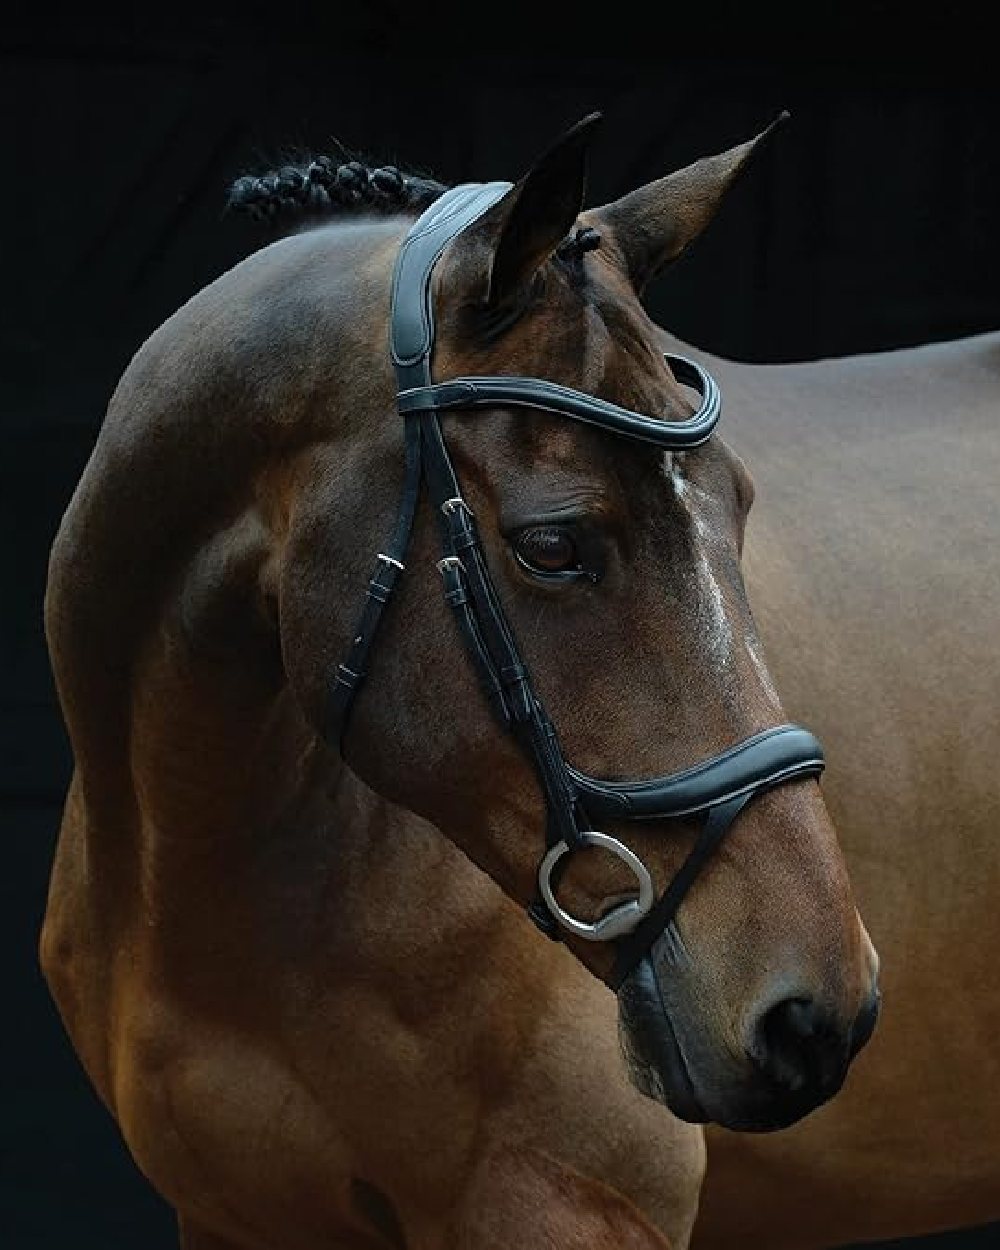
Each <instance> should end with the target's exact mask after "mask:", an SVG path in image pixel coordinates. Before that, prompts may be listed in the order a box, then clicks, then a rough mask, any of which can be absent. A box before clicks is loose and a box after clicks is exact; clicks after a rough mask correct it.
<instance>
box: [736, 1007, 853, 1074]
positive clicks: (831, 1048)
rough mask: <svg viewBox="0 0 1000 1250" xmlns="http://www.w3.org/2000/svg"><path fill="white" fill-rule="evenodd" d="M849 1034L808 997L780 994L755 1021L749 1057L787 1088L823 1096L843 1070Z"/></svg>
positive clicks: (847, 1051)
mask: <svg viewBox="0 0 1000 1250" xmlns="http://www.w3.org/2000/svg"><path fill="white" fill-rule="evenodd" d="M849 1050H850V1039H849V1037H848V1035H847V1034H846V1033H845V1032H844V1030H843V1029H841V1028H839V1027H838V1026H837V1025H836V1024H835V1022H834V1020H833V1019H832V1017H831V1016H830V1015H829V1014H828V1013H827V1012H826V1011H824V1009H823V1008H822V1007H820V1006H818V1005H817V1004H816V1003H815V1002H814V1001H813V1000H812V999H808V998H785V999H782V1001H781V1002H779V1003H776V1004H775V1005H774V1006H773V1007H771V1008H770V1009H769V1010H768V1011H766V1012H765V1013H764V1015H763V1016H762V1017H761V1018H760V1020H759V1021H758V1022H757V1027H756V1030H755V1035H754V1040H753V1043H752V1044H751V1046H750V1047H749V1052H748V1053H749V1055H750V1058H751V1059H752V1060H753V1061H754V1063H755V1064H756V1065H757V1067H758V1068H760V1070H761V1072H763V1073H764V1075H765V1076H767V1077H769V1078H770V1079H771V1080H772V1081H773V1082H775V1084H777V1085H781V1086H784V1088H785V1089H787V1090H788V1091H789V1093H793V1094H803V1095H805V1094H807V1093H808V1094H809V1095H810V1096H812V1097H814V1098H816V1099H820V1098H828V1097H829V1096H830V1095H831V1094H833V1093H834V1092H835V1091H836V1090H837V1089H838V1088H839V1086H840V1084H841V1082H842V1081H843V1079H844V1074H845V1072H846V1070H847V1062H848V1057H849Z"/></svg>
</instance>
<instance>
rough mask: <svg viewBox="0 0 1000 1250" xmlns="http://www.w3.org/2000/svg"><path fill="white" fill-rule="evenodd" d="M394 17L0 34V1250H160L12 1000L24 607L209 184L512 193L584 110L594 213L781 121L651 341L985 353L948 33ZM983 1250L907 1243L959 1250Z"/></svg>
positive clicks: (183, 274)
mask: <svg viewBox="0 0 1000 1250" xmlns="http://www.w3.org/2000/svg"><path fill="white" fill-rule="evenodd" d="M317 12H318V11H317ZM427 12H428V11H427V10H426V8H423V9H421V10H419V11H418V10H410V9H407V8H405V7H404V6H403V5H402V4H396V5H387V6H384V7H380V8H377V9H374V8H366V9H358V10H348V9H345V8H343V7H341V8H338V7H337V6H335V5H334V6H330V7H328V8H324V9H323V11H322V14H323V15H322V17H320V16H317V15H316V12H314V11H313V10H311V9H307V8H305V7H301V6H299V7H297V6H295V5H291V6H272V7H269V8H267V9H264V8H263V7H259V8H258V7H255V6H254V5H252V4H247V5H244V6H241V8H240V10H239V13H238V14H235V13H234V14H225V13H224V12H221V11H218V12H215V13H210V12H208V11H206V10H199V13H198V15H197V16H191V15H183V16H182V15H181V14H180V12H179V10H178V9H177V8H176V6H171V7H170V12H169V13H168V14H155V15H152V16H151V15H149V14H142V15H140V14H139V11H136V13H133V14H128V13H125V14H114V15H112V14H110V13H108V14H95V13H92V12H90V13H88V14H87V15H86V17H85V18H83V17H80V16H77V15H76V11H75V10H69V9H67V10H66V11H65V12H63V11H62V10H60V9H59V7H58V6H56V7H55V8H52V7H49V8H46V9H45V10H44V12H42V11H40V10H39V11H36V10H33V9H31V8H30V7H26V8H25V9H24V10H23V11H22V12H20V13H19V14H18V15H17V20H13V21H10V22H9V23H8V25H7V26H6V28H5V30H4V32H3V33H2V34H0V44H2V47H0V51H2V62H0V117H2V118H3V122H2V125H3V135H4V139H5V143H4V157H3V168H4V171H5V172H4V179H3V183H2V188H3V191H2V195H0V205H2V209H0V211H2V212H3V216H4V228H3V235H2V238H3V243H2V256H3V265H4V282H3V292H4V296H5V298H4V299H3V300H2V301H0V415H2V420H3V442H2V452H0V498H2V500H3V508H4V516H3V518H2V524H0V543H2V556H3V568H4V577H3V580H2V583H0V585H2V590H0V595H2V601H3V613H2V631H3V632H2V665H3V667H2V671H0V679H2V680H0V747H2V752H0V822H2V834H3V845H4V848H5V852H6V859H5V864H6V870H5V872H4V874H3V877H2V882H3V891H4V900H3V901H4V906H3V908H2V909H0V915H2V918H3V923H4V924H5V925H6V926H8V929H9V931H8V933H7V934H6V935H5V941H4V942H3V946H2V950H3V953H4V958H5V961H6V965H5V967H4V977H3V987H4V1000H3V1001H4V1003H5V1007H6V1010H5V1013H4V1014H5V1023H4V1027H3V1044H4V1046H5V1048H7V1049H8V1051H9V1053H8V1054H7V1055H6V1056H5V1062H4V1064H3V1073H4V1077H5V1081H6V1088H5V1090H4V1096H3V1103H2V1106H3V1116H2V1119H0V1162H2V1178H0V1203H2V1207H0V1244H2V1245H3V1246H4V1247H10V1250H35V1248H36V1247H49V1246H64V1245H65V1246H69V1245H72V1246H73V1248H74V1250H87V1248H89V1247H94V1248H96V1247H100V1248H101V1250H125V1248H126V1247H132V1246H135V1245H142V1246H144V1247H149V1248H150V1250H156V1248H157V1247H166V1246H170V1245H172V1244H173V1241H172V1237H173V1234H172V1224H171V1219H170V1215H169V1212H168V1211H167V1210H166V1208H165V1207H164V1206H163V1205H162V1204H161V1203H160V1201H159V1200H158V1199H157V1198H156V1197H155V1195H153V1193H152V1192H151V1191H150V1189H149V1188H148V1187H147V1186H146V1184H145V1182H144V1181H143V1180H142V1178H141V1177H140V1176H139V1175H138V1173H137V1172H136V1171H135V1169H134V1167H133V1165H132V1164H131V1162H130V1160H129V1157H128V1156H127V1154H126V1153H125V1151H124V1149H123V1147H122V1146H121V1144H120V1141H119V1138H118V1136H117V1133H116V1131H115V1129H114V1126H113V1124H112V1121H111V1120H110V1118H109V1117H108V1115H107V1114H106V1112H105V1111H104V1109H103V1108H102V1107H101V1106H100V1104H99V1103H98V1102H97V1100H96V1098H95V1097H94V1095H93V1094H92V1092H91V1090H90V1087H89V1086H88V1084H87V1083H86V1081H85V1079H84V1077H83V1075H82V1073H81V1071H80V1068H79V1066H78V1064H77V1062H76V1060H75V1057H74V1055H73V1053H72V1051H71V1050H70V1048H69V1046H68V1044H67V1041H66V1038H65V1036H64V1034H63V1032H62V1030H61V1027H60V1024H59V1022H58V1019H57V1017H56V1015H55V1013H54V1011H53V1009H52V1006H51V1004H50V1002H49V1000H48V997H47V995H46V992H45V989H44V987H43V984H42V982H41V979H40V977H39V975H38V972H37V968H36V956H35V943H36V939H37V932H38V927H39V923H40V918H41V913H42V909H43V905H44V894H45V886H46V879H47V873H48V868H49V863H50V860H51V854H52V848H53V843H54V837H55V832H56V828H57V822H58V816H59V804H60V802H61V798H62V795H63V793H64V788H65V785H66V781H67V777H68V773H69V757H68V752H67V746H66V740H65V737H64V733H63V730H62V726H61V722H60V719H59V715H58V711H57V708H56V705H55V701H54V696H53V691H52V686H51V681H50V677H49V671H48V665H47V660H46V654H45V649H44V641H43V637H42V632H41V599H42V592H43V587H44V577H45V562H46V556H47V551H48V546H49V543H50V542H51V538H52V535H53V532H54V529H55V527H56V525H57V523H58V520H59V517H60V515H61V512H62V509H63V508H64V506H65V504H66V502H67V500H68V498H69V495H70V493H71V491H72V489H73V486H74V484H75V482H76V479H77V477H78V475H79V473H80V471H81V469H82V467H83V464H84V462H85V459H86V457H87V455H88V453H89V451H90V448H91V446H92V444H93V440H94V437H95V434H96V431H97V429H98V426H99V423H100V420H101V417H102V413H103V410H104V407H105V404H106V402H107V399H108V396H109V394H110V392H111V389H112V387H113V386H114V383H115V380H116V379H117V377H118V375H119V374H120V372H121V371H122V369H123V368H124V366H125V365H126V364H127V362H128V360H129V358H130V356H131V354H132V353H133V352H134V351H135V349H136V347H137V346H138V345H139V344H140V343H141V341H142V340H143V338H144V337H145V336H146V335H147V334H148V333H149V332H150V331H151V330H152V329H153V328H154V327H155V326H156V325H157V324H158V323H159V322H160V321H161V320H162V319H163V318H164V317H166V316H167V315H168V314H169V313H170V312H171V311H172V310H173V309H174V308H175V307H176V306H177V305H178V304H179V303H181V302H182V301H183V300H185V299H186V298H187V297H188V296H189V295H191V294H192V293H193V292H194V291H195V290H197V289H198V288H199V287H200V286H202V285H204V284H205V283H206V282H208V281H210V280H211V279H212V278H213V277H214V276H215V275H217V274H218V273H219V272H220V271H222V270H223V269H224V268H226V267H228V266H229V265H231V264H233V263H235V262H236V261H237V260H238V259H239V258H240V257H241V256H243V255H245V254H246V252H247V251H248V250H250V249H252V248H253V247H256V246H258V245H259V244H260V243H261V242H262V241H263V238H264V236H263V235H262V234H261V233H260V232H259V231H258V230H256V229H255V228H253V227H252V226H251V225H250V224H249V223H246V222H244V221H241V220H235V219H229V218H227V217H226V216H225V215H224V214H223V211H222V208H223V201H224V194H225V188H226V185H227V183H228V181H229V180H230V179H232V178H233V177H235V176H236V175H238V174H239V173H241V172H244V171H246V170H249V169H252V170H258V169H261V168H264V167H265V166H268V165H270V164H271V163H273V162H275V161H276V160H280V159H282V158H283V157H284V156H285V155H287V154H289V153H298V152H302V151H306V152H312V151H316V150H320V151H322V150H328V149H329V148H330V146H331V144H332V143H333V141H334V140H339V141H340V142H342V143H343V144H345V145H347V146H348V147H349V148H352V149H354V150H355V151H357V152H358V153H360V154H361V155H366V156H372V157H375V158H377V159H379V160H395V161H398V162H399V163H401V164H404V165H408V166H410V167H417V168H419V169H421V170H424V171H428V172H431V173H433V174H435V175H437V176H438V177H440V178H442V179H443V180H446V181H455V180H464V179H479V178H481V179H486V178H494V177H501V178H504V177H516V176H517V175H518V174H519V173H520V172H522V171H523V170H524V168H525V167H526V165H527V164H528V163H529V162H530V161H531V159H532V158H533V157H534V156H535V155H536V154H537V152H538V151H539V150H541V148H542V147H544V146H545V145H547V144H548V143H549V142H550V141H551V139H553V138H554V137H555V136H556V134H558V133H559V131H560V130H561V129H562V128H563V127H565V126H566V125H568V124H570V123H571V122H573V121H575V120H576V119H577V118H578V117H580V116H582V115H583V114H584V113H587V112H589V111H590V110H592V109H594V108H599V109H602V110H603V111H604V113H605V116H606V123H605V126H604V129H603V131H602V133H601V134H600V135H599V138H598V140H597V142H596V145H595V150H594V156H593V161H592V174H591V182H590V195H589V197H588V198H589V200H590V202H597V201H599V200H604V199H607V198H610V197H612V196H614V195H617V194H619V193H621V192H622V191H624V190H626V189H628V188H629V187H631V186H633V185H635V184H637V183H638V182H640V181H644V180H647V179H650V178H653V177H656V176H658V175H660V174H661V173H663V172H666V171H668V170H670V169H672V168H676V167H677V166H679V165H681V164H683V163H686V162H688V161H689V160H692V159H695V158H697V157H698V156H701V155H704V154H707V153H708V152H711V151H715V150H719V149H721V148H723V147H726V146H729V145H730V144H732V143H735V142H738V141H740V140H742V139H744V138H746V137H747V136H749V135H750V134H751V133H753V132H754V131H756V130H757V129H758V128H759V127H760V126H762V125H763V124H765V123H766V122H767V121H768V120H770V118H771V117H772V116H773V115H774V114H775V113H776V112H777V111H778V110H779V109H781V108H789V109H791V111H792V115H793V116H792V120H791V121H790V122H789V123H788V124H787V125H786V127H785V129H784V131H783V133H782V134H781V136H780V138H779V139H778V140H777V141H776V142H775V143H774V144H773V146H772V148H771V149H770V150H769V151H768V152H767V153H766V154H765V155H763V156H762V157H761V158H760V160H759V161H758V163H757V164H756V165H755V167H754V168H753V170H752V172H751V173H750V174H749V175H748V176H747V178H746V179H745V180H744V181H743V182H742V183H741V184H740V185H739V186H738V187H737V188H736V190H735V191H734V192H733V193H732V195H731V198H730V200H729V201H728V202H727V204H726V206H725V208H724V209H723V211H722V213H721V215H720V217H719V218H718V220H717V221H716V223H715V224H714V225H713V226H712V228H711V230H710V231H709V233H708V234H707V235H706V236H705V237H704V239H703V240H701V241H700V242H699V243H698V244H697V245H696V246H695V248H693V249H692V251H691V253H690V254H689V255H688V256H687V257H686V258H685V259H684V260H683V261H681V262H680V263H679V264H678V265H677V266H676V267H675V269H674V270H673V271H672V272H671V273H670V274H669V275H667V276H666V277H664V278H663V279H661V280H660V281H659V282H658V284H657V285H656V287H655V288H654V289H653V290H652V291H651V292H650V296H649V301H648V302H649V306H650V308H651V311H652V312H653V314H654V316H656V317H657V319H659V320H660V321H662V322H663V323H664V324H665V325H667V326H669V327H670V328H671V329H673V330H674V331H675V332H677V333H679V334H680V335H681V336H682V337H683V338H686V339H688V340H689V341H691V342H693V343H696V344H698V345H699V346H702V347H704V348H707V349H710V350H712V351H715V352H719V353H723V354H726V355H730V356H734V357H739V358H743V359H747V360H757V361H765V360H767V361H775V360H795V359H807V358H811V357H816V356H822V355H831V354H844V353H849V352H855V351H867V350H878V349H885V348H891V347H893V346H898V345H904V344H914V343H919V342H923V341H927V340H931V339H941V338H950V337H955V336H958V335H964V334H970V333H975V332H978V331H984V330H990V329H995V328H998V327H1000V283H998V281H997V279H998V275H1000V238H998V233H997V230H996V223H997V221H998V219H1000V211H998V210H1000V157H998V149H997V139H996V136H997V133H998V122H1000V96H998V93H997V91H996V89H995V88H994V87H993V85H992V82H991V67H990V65H989V57H988V49H989V47H990V46H991V44H990V43H989V42H988V41H987V37H986V34H985V32H981V31H979V30H978V29H976V28H975V27H974V26H971V25H970V24H969V21H968V19H967V14H963V11H962V8H961V6H957V7H956V6H952V7H951V8H950V9H949V10H948V12H947V13H938V14H936V15H934V17H933V18H930V17H928V16H927V15H926V14H923V13H922V11H921V10H919V9H914V11H913V13H912V14H911V13H910V12H909V11H907V10H903V9H899V10H898V11H897V10H896V9H895V8H894V7H893V6H891V5H886V4H878V3H873V4H869V5H867V6H865V7H864V8H863V9H862V8H861V7H860V6H852V5H843V4H841V5H832V4H831V5H823V4H813V5H811V6H808V12H805V11H800V10H796V9H792V8H789V9H787V10H785V11H781V12H779V11H776V10H773V9H772V10H762V9H760V8H759V7H753V9H752V12H748V11H747V6H744V7H743V8H740V7H739V6H736V5H729V6H727V5H715V6H709V7H708V8H705V6H702V7H701V8H700V9H699V10H698V11H697V12H695V13H691V12H689V13H687V14H684V15H681V14H679V13H672V14H666V13H663V12H659V13H658V14H656V15H653V16H650V15H649V14H648V13H647V14H646V15H645V16H643V15H641V14H637V13H636V12H635V11H634V10H627V11H625V10H623V11H622V12H621V13H616V11H615V9H614V7H613V6H611V7H608V8H605V9H604V10H600V11H597V16H596V17H595V16H594V13H593V12H591V11H589V10H585V9H582V10H580V11H578V12H577V11H572V10H570V11H567V10H565V9H560V10H559V11H557V12H553V13H552V14H551V15H550V16H546V11H545V10H544V9H543V8H541V7H536V8H535V9H534V10H528V9H526V10H525V12H523V13H519V12H517V11H516V10H512V9H504V10H498V9H491V10H489V11H487V10H476V11H474V12H473V11H472V10H470V9H466V10H455V11H454V12H452V13H449V14H447V15H446V16H447V17H448V18H449V19H450V24H449V25H448V26H447V27H445V25H444V24H443V16H445V15H443V14H441V13H438V14H435V15H434V17H436V19H437V25H435V24H434V22H433V21H431V22H430V24H429V25H428V24H427V20H426V15H427ZM616 18H620V19H622V22H621V24H616ZM917 24H924V25H921V27H920V32H919V33H920V37H919V38H914V27H915V25H917ZM956 29H958V30H960V31H961V35H962V40H963V42H962V43H961V44H959V42H958V40H957V39H956V38H954V32H955V30H956ZM484 31H485V34H484ZM942 420H943V421H944V420H947V414H942ZM875 1183H877V1182H875ZM998 1227H1000V1226H998ZM997 1235H998V1230H997V1229H995V1230H994V1231H993V1233H992V1235H991V1234H990V1233H989V1231H988V1230H984V1231H982V1232H981V1233H979V1234H975V1233H966V1234H963V1235H955V1236H954V1237H951V1238H943V1239H941V1240H940V1242H938V1241H935V1242H934V1243H933V1244H935V1245H938V1244H940V1245H941V1246H945V1245H948V1246H956V1247H957V1246H963V1247H974V1246H982V1247H985V1246H987V1245H994V1244H996V1238H997ZM908 1244H910V1243H908ZM912 1244H916V1243H912ZM921 1244H930V1243H921Z"/></svg>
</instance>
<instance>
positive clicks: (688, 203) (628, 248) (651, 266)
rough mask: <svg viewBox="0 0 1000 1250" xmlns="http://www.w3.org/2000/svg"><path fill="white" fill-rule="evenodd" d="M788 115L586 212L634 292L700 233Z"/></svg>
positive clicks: (782, 115) (782, 114)
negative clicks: (607, 239)
mask: <svg viewBox="0 0 1000 1250" xmlns="http://www.w3.org/2000/svg"><path fill="white" fill-rule="evenodd" d="M788 116H789V114H788V113H787V112H781V113H779V115H778V116H777V117H776V118H775V119H774V121H773V122H771V124H770V125H769V126H768V127H767V128H766V129H765V130H762V131H761V132H760V134H758V135H756V136H755V137H754V138H753V139H750V140H749V141H748V142H746V143H741V144H739V145H738V146H737V147H735V148H730V149H729V150H728V151H727V152H720V153H719V154H718V155H717V156H707V157H705V158H704V160H700V161H695V163H694V164H693V165H687V166H686V167H685V168H684V169H679V170H677V171H676V172H675V173H672V174H668V175H667V177H666V178H660V179H658V180H657V181H656V182H649V183H646V185H645V186H642V187H638V188H637V189H636V190H635V191H631V192H629V194H628V195H624V196H622V198H621V199H620V200H615V201H614V202H613V203H611V204H605V205H603V206H602V207H600V208H595V209H592V210H591V211H590V212H589V213H588V214H587V217H588V221H589V222H590V224H592V225H593V226H594V227H595V228H596V229H597V230H600V229H601V227H602V225H603V226H606V227H607V228H608V229H609V230H610V232H611V234H612V236H613V238H614V240H615V242H616V243H617V246H618V248H619V250H620V251H621V254H622V256H623V258H624V261H625V265H626V268H627V271H628V275H629V278H630V279H631V281H632V285H633V286H634V287H635V289H636V291H637V292H641V291H642V289H643V287H644V286H645V285H646V283H647V282H648V281H649V280H650V278H652V277H653V276H654V274H656V272H657V271H658V270H659V269H661V268H662V267H663V266H664V265H667V264H669V263H670V262H671V261H673V260H676V259H677V257H678V256H679V255H680V254H681V252H683V251H684V249H685V248H686V247H687V246H688V244H690V243H692V242H693V241H694V240H695V239H696V238H697V237H698V236H699V235H700V234H701V232H702V231H703V230H704V229H705V227H706V226H707V225H708V223H709V222H710V221H711V220H712V218H713V217H714V216H715V214H716V213H717V212H718V210H719V206H720V205H721V204H722V200H723V198H724V196H725V194H726V192H727V191H728V190H729V188H730V187H731V186H732V185H733V183H734V182H735V181H736V180H737V178H738V177H739V175H740V174H741V173H742V172H743V170H744V169H746V167H747V165H748V164H749V163H750V159H751V157H752V156H753V155H754V154H755V153H756V152H757V151H759V149H760V147H761V145H762V144H764V143H765V142H766V141H767V140H768V139H769V138H770V137H771V135H773V134H774V131H775V130H776V129H777V127H778V125H779V124H780V123H781V122H783V121H785V119H786V118H787V117H788Z"/></svg>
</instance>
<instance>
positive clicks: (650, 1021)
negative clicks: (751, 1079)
mask: <svg viewBox="0 0 1000 1250" xmlns="http://www.w3.org/2000/svg"><path fill="white" fill-rule="evenodd" d="M618 1031H619V1037H620V1039H621V1045H622V1051H623V1054H624V1058H625V1064H626V1067H627V1069H628V1074H629V1079H630V1081H631V1082H632V1084H633V1085H634V1086H635V1087H636V1089H638V1090H639V1092H640V1093H642V1094H645V1095H646V1096H647V1097H649V1098H652V1099H653V1100H654V1101H656V1102H659V1103H662V1104H663V1105H664V1106H665V1107H666V1108H667V1109H668V1110H669V1111H671V1112H672V1113H673V1114H674V1115H675V1116H677V1118H678V1119H680V1120H686V1121H687V1122H688V1123H692V1124H708V1123H714V1124H718V1125H720V1126H721V1127H723V1128H728V1129H733V1130H736V1131H739V1132H744V1133H769V1132H773V1131H775V1130H776V1129H783V1128H788V1127H789V1126H790V1125H792V1124H794V1123H796V1121H798V1120H801V1119H802V1118H803V1116H805V1115H808V1114H809V1112H811V1111H813V1110H814V1109H815V1107H816V1106H817V1103H816V1101H815V1100H814V1099H809V1100H804V1099H801V1098H796V1097H794V1096H789V1095H787V1094H778V1093H776V1092H775V1091H773V1090H769V1089H766V1088H765V1089H752V1088H751V1089H747V1090H745V1091H743V1092H742V1094H741V1095H737V1096H725V1095H723V1096H721V1097H720V1096H715V1097H713V1096H712V1095H711V1094H706V1093H705V1092H703V1091H702V1090H700V1089H699V1085H698V1080H697V1077H696V1075H694V1074H693V1073H692V1067H691V1065H689V1062H688V1060H687V1058H686V1057H685V1054H684V1049H683V1045H682V1043H681V1042H680V1041H679V1040H678V1036H677V1030H676V1029H675V1028H674V1025H673V1023H672V1021H671V1019H670V1012H669V1011H668V1009H667V1004H666V1001H665V999H664V995H663V993H662V991H661V988H660V982H659V978H658V976H657V973H656V968H655V966H654V963H653V961H652V960H651V959H650V958H648V957H647V958H645V959H643V960H641V961H640V962H639V963H638V964H637V965H636V967H635V968H634V969H633V970H632V972H631V973H630V974H629V975H628V977H627V978H626V979H625V981H624V982H623V983H622V985H621V987H620V989H619V991H618Z"/></svg>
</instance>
